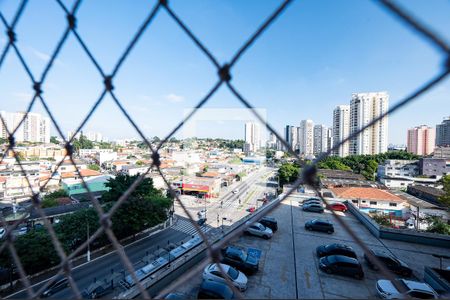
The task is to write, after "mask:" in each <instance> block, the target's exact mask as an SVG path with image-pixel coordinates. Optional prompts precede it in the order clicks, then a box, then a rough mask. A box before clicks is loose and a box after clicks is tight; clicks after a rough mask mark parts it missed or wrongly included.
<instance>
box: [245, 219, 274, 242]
mask: <svg viewBox="0 0 450 300" xmlns="http://www.w3.org/2000/svg"><path fill="white" fill-rule="evenodd" d="M245 224H246V225H250V226H249V227H247V229H245V233H246V234H251V235H256V236H259V237H262V238H265V239H266V240H268V239H270V238H271V237H272V235H273V232H272V229H270V228H269V227H266V226H264V225H263V224H261V223H258V222H255V223H252V222H246V223H245Z"/></svg>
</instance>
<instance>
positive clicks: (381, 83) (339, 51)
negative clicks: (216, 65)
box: [0, 1, 450, 144]
mask: <svg viewBox="0 0 450 300" xmlns="http://www.w3.org/2000/svg"><path fill="white" fill-rule="evenodd" d="M48 3H49V5H47V6H46V5H42V4H36V3H35V2H34V3H30V7H29V8H27V10H26V11H25V13H26V14H30V17H27V18H24V20H23V21H21V22H20V23H19V24H18V28H17V36H18V43H17V45H18V47H19V49H20V50H21V51H22V52H23V53H24V56H25V58H26V59H27V61H29V62H30V69H31V71H32V72H33V73H39V72H40V71H41V70H42V67H43V66H44V65H45V63H46V61H47V59H48V54H49V53H51V51H52V49H53V47H54V41H55V40H56V39H57V37H59V36H60V34H61V31H62V27H63V26H64V24H65V21H66V20H65V18H64V16H61V15H60V10H59V8H58V7H57V6H56V5H54V4H50V3H52V2H48ZM2 5H3V6H2V10H3V11H4V13H5V16H6V17H7V18H8V19H10V18H11V16H12V14H13V12H14V11H15V9H16V5H15V4H14V3H13V2H5V3H4V4H2ZM106 5H107V6H108V8H109V11H110V12H111V13H112V15H113V17H114V16H116V17H120V18H122V19H121V22H120V23H121V26H120V28H119V27H118V26H117V25H116V24H114V22H111V19H110V18H109V15H105V14H99V15H98V16H95V17H93V16H90V15H88V14H86V11H88V10H89V9H94V10H96V11H101V8H102V7H104V6H106ZM121 5H125V4H121V3H114V5H109V3H107V2H101V1H96V2H94V3H88V4H85V5H83V6H82V7H81V8H80V12H79V16H78V18H77V21H78V22H77V27H78V30H79V31H80V33H81V35H82V36H83V37H85V39H86V43H87V45H88V47H89V48H90V49H92V52H93V54H94V55H95V56H98V57H101V60H100V64H101V65H102V67H103V66H104V68H105V69H106V70H108V69H110V68H111V66H112V65H113V64H114V62H115V61H116V59H117V57H118V56H119V55H120V53H121V52H122V51H123V45H124V44H126V43H127V42H128V41H129V39H130V35H131V34H132V33H133V32H134V31H135V29H136V28H137V27H138V25H139V24H140V21H141V20H142V19H143V17H144V15H145V13H146V11H148V2H144V1H143V2H136V5H135V6H133V7H126V8H127V9H128V10H129V12H128V13H127V17H124V16H123V15H122V14H121V12H122V11H123V9H124V7H122V6H121ZM277 5H278V2H277V1H267V2H264V3H261V4H260V3H258V4H257V2H251V1H249V2H245V3H242V4H238V3H233V2H224V3H220V4H219V5H212V4H209V3H203V2H192V3H190V4H189V5H187V4H185V3H184V2H183V1H180V2H176V1H175V2H174V3H173V8H174V10H175V11H179V12H182V14H183V17H184V19H185V20H186V23H187V24H188V25H189V26H190V27H191V28H192V30H193V32H194V33H196V34H197V35H199V36H200V37H201V38H202V40H204V42H205V45H206V46H208V47H209V48H210V49H211V51H212V52H213V53H214V54H215V55H217V57H218V59H219V60H220V61H221V62H226V61H227V60H228V59H229V57H230V56H231V55H232V54H233V53H234V52H235V51H236V49H237V48H238V47H239V46H240V45H241V44H242V42H243V41H245V39H246V38H247V37H248V36H249V35H250V34H251V33H252V32H253V31H254V30H255V29H256V28H257V27H258V25H259V24H260V23H261V22H262V20H264V18H265V17H267V15H268V14H269V13H270V12H271V11H272V10H273V8H274V7H276V6H277ZM85 6H86V7H85ZM292 6H294V8H293V9H292V10H289V11H287V12H286V14H285V15H284V16H283V19H282V20H281V21H280V24H274V25H273V26H271V27H270V28H269V29H268V31H267V34H266V35H265V36H264V37H263V38H262V39H261V41H260V43H258V45H257V46H255V47H253V48H252V49H250V51H249V52H248V54H246V55H245V56H244V57H243V58H242V63H240V64H239V67H238V68H237V69H235V70H233V72H232V73H233V82H234V84H236V86H237V87H238V88H239V89H240V90H242V92H243V94H244V95H245V96H246V98H248V99H249V100H250V101H251V102H257V103H258V104H259V107H263V108H266V109H267V110H268V111H269V114H268V116H267V119H268V121H269V122H270V123H271V124H272V125H273V127H274V128H275V129H277V131H278V133H279V134H280V135H282V132H283V131H282V129H283V127H284V125H285V124H286V123H295V124H297V122H298V120H302V119H313V120H315V122H317V123H320V124H325V125H327V126H331V124H332V120H331V119H330V116H329V112H330V111H332V110H333V108H334V107H335V106H336V105H339V104H341V103H343V102H347V101H348V100H349V99H350V98H351V94H352V93H359V92H364V91H371V90H386V91H388V92H389V94H390V95H391V104H395V103H396V102H397V101H398V100H400V99H402V98H403V97H405V96H407V95H408V94H409V93H410V92H411V91H412V90H413V89H414V88H416V87H417V86H419V85H420V84H422V83H423V82H425V81H427V80H428V79H429V78H430V77H432V76H433V75H434V73H435V70H436V67H437V64H438V63H440V56H439V54H438V53H437V52H434V51H433V49H430V47H428V45H427V44H426V43H425V42H424V41H423V40H421V39H420V37H417V36H415V35H414V34H411V32H409V31H408V30H407V29H406V28H404V27H403V26H402V25H401V24H398V23H396V21H395V20H392V18H391V17H390V16H389V15H388V14H387V13H386V12H385V11H383V10H382V9H380V7H378V6H377V5H375V4H373V3H371V2H365V1H348V2H346V3H339V4H337V3H333V2H330V3H328V5H327V6H326V8H327V9H325V10H324V9H323V6H322V5H320V4H317V3H316V2H313V1H311V2H308V1H306V2H300V3H296V2H294V3H293V4H292ZM449 6H450V4H449V3H448V2H446V1H435V2H433V3H432V4H424V3H423V2H421V1H410V2H408V9H410V10H411V11H412V12H413V13H415V12H419V11H420V15H421V17H422V18H423V19H424V20H426V21H427V22H428V23H430V26H432V27H434V28H436V30H438V31H442V32H446V31H445V30H439V29H442V28H443V29H445V28H447V27H448V18H447V16H446V14H445V13H444V12H445V11H448V9H447V8H450V7H449ZM43 9H45V10H46V13H47V15H48V16H49V17H48V18H46V19H44V20H42V18H39V17H38V14H39V13H41V12H42V10H43ZM200 9H204V10H206V11H207V12H208V13H207V14H204V15H203V16H202V18H197V12H198V11H199V10H200ZM337 10H338V11H339V12H340V13H339V14H335V11H337ZM294 11H298V12H299V13H300V14H303V11H308V13H309V14H310V15H308V14H307V15H302V16H301V18H298V16H297V15H296V14H294V13H293V12H294ZM354 11H358V14H354ZM316 12H318V13H317V14H318V15H321V18H320V19H316V20H315V19H314V18H312V17H311V16H315V15H317V14H316ZM319 12H320V13H319ZM33 14H36V15H33ZM33 16H34V17H33ZM128 16H129V17H128ZM47 19H48V20H47ZM31 20H39V21H38V22H34V21H31ZM50 20H51V21H50ZM227 20H233V22H227ZM55 22H56V24H55ZM58 22H60V23H58ZM224 22H226V23H227V24H229V26H227V28H226V29H223V28H221V27H220V26H222V24H223V23H224ZM311 22H313V26H312V27H309V26H305V25H306V24H310V23H311ZM111 23H112V24H111ZM99 24H103V25H101V26H99ZM205 24H208V26H204V25H205ZM122 25H123V26H122ZM319 25H320V26H319ZM322 25H325V26H322ZM106 27H107V28H106ZM242 28H244V30H242ZM283 28H292V30H295V31H296V32H297V33H298V34H297V35H296V37H295V38H294V39H293V38H292V36H291V35H289V34H287V33H286V32H285V31H284V29H283ZM106 29H108V30H111V31H114V33H115V34H114V35H107V34H106V35H105V34H104V32H105V30H106ZM350 29H351V30H350ZM41 32H46V35H45V36H44V35H42V33H41ZM317 36H319V37H321V38H320V39H316V37H317ZM94 37H95V38H94ZM99 37H100V38H99ZM72 38H73V37H69V43H67V44H66V45H65V46H64V47H63V49H62V50H61V53H60V55H59V56H58V58H57V60H56V62H55V65H54V67H53V68H52V70H51V72H50V73H49V77H48V80H47V82H46V83H45V84H44V86H43V90H44V94H43V95H44V97H45V99H46V100H47V101H48V104H49V107H50V109H51V111H52V112H53V113H54V115H55V117H56V120H57V121H58V122H59V123H61V127H62V130H63V132H67V131H73V130H74V129H75V128H76V127H77V126H78V125H79V123H80V122H81V120H82V119H83V118H84V116H85V115H86V114H87V112H88V110H89V108H90V107H91V106H92V105H93V103H94V101H95V99H96V98H97V97H98V94H99V92H100V89H101V85H102V79H101V78H100V76H98V74H97V73H96V71H95V69H94V68H93V67H92V65H91V64H90V62H89V61H88V58H87V57H86V55H85V54H84V53H83V52H82V51H81V49H80V48H79V46H78V45H77V44H76V43H74V41H73V40H71V39H72ZM356 40H357V41H358V43H357V44H355V43H354V41H356ZM313 41H314V44H311V42H313ZM338 41H339V43H337V42H338ZM394 41H395V43H394ZM6 42H7V41H6V40H5V39H2V40H0V46H1V47H3V46H4V45H5V43H6ZM305 44H306V45H309V46H308V47H304V45H305ZM275 45H276V46H275ZM328 45H335V47H334V49H333V51H323V50H317V49H327V46H328ZM404 45H408V48H405V46H404ZM174 46H175V47H174ZM355 46H356V47H355ZM317 47H318V48H317ZM181 48H183V49H185V51H183V53H180V52H179V51H176V49H181ZM149 53H150V54H152V53H153V54H155V55H153V56H152V55H148V54H149ZM272 58H273V59H272ZM141 61H146V64H148V68H142V66H141V65H142V64H141V63H140V62H141ZM411 62H414V63H411ZM434 62H435V63H434ZM16 63H17V58H16V57H15V55H13V54H12V53H10V54H8V56H7V57H6V59H5V63H4V68H3V73H2V74H0V77H1V80H0V82H1V83H0V90H1V92H0V99H1V100H0V102H1V103H2V108H1V109H2V110H7V111H21V110H24V109H25V107H26V105H27V103H28V101H30V99H31V96H32V89H31V88H30V84H27V82H28V81H27V76H26V74H25V73H24V70H23V69H21V68H14V67H16V66H17V64H16ZM435 64H436V65H435ZM5 74H9V76H7V77H5ZM274 74H277V76H273V75H274ZM194 77H195V80H194V81H193V80H191V79H190V78H194ZM12 79H14V80H12ZM130 79H131V80H130ZM215 80H216V72H215V71H214V70H213V67H212V66H211V65H210V64H209V62H208V61H207V60H206V59H205V58H204V57H203V56H202V55H201V54H200V53H199V52H198V49H196V48H195V45H193V44H192V43H191V41H189V39H187V38H186V37H185V36H184V34H183V33H182V32H181V31H179V29H178V28H176V25H175V24H174V23H173V22H172V20H170V19H169V18H168V17H167V15H165V14H164V13H162V14H160V15H158V16H157V18H156V19H155V23H154V24H153V26H152V27H151V28H150V29H149V30H148V32H146V33H145V34H144V36H143V39H142V40H141V41H140V42H139V43H138V45H137V47H136V48H135V49H134V50H133V52H132V54H131V55H130V57H129V59H128V62H127V64H125V67H124V68H123V70H121V71H120V72H119V74H118V77H117V78H116V79H115V82H114V85H115V91H116V93H117V95H118V97H119V98H120V100H121V101H122V102H123V104H124V107H125V108H126V109H127V110H128V111H129V113H130V115H131V116H132V117H133V118H134V119H135V120H136V123H137V124H138V125H139V126H140V127H141V128H142V130H143V131H144V133H145V135H146V136H155V135H157V136H165V135H166V134H167V133H168V132H169V131H170V130H172V128H174V127H175V125H176V124H177V122H179V120H180V119H181V117H182V116H183V113H182V111H183V110H184V109H189V108H192V107H193V106H195V104H196V103H197V102H198V101H199V100H200V99H201V98H202V97H203V96H204V95H205V94H206V92H207V90H208V89H209V88H210V87H211V85H212V84H213V83H214V81H215ZM269 83H270V84H269ZM268 86H270V89H268V88H267V87H268ZM449 86H450V85H449V83H448V81H445V82H443V83H442V84H440V85H439V86H438V88H436V89H435V90H433V91H431V92H430V93H427V94H425V95H424V96H422V98H421V99H418V101H416V102H415V103H413V104H411V105H409V106H408V107H406V108H405V109H403V110H402V111H400V112H399V113H396V114H394V115H392V116H390V122H391V125H392V126H390V127H391V129H390V134H389V136H390V138H389V140H388V143H393V144H404V143H405V134H404V132H405V131H406V130H407V129H408V128H411V127H413V126H416V125H417V124H415V123H416V122H414V120H413V118H410V117H409V116H410V115H412V114H414V113H416V111H420V112H421V118H422V119H421V120H420V123H423V124H430V125H431V124H438V123H439V122H441V121H442V117H443V116H440V114H439V113H438V110H439V108H440V107H445V105H446V102H447V98H446V95H447V94H448V90H449ZM324 87H326V88H324ZM81 91H82V92H81ZM207 106H208V107H220V108H223V107H225V108H230V107H241V105H240V103H239V102H238V101H237V100H236V99H234V98H233V96H232V95H230V94H229V93H228V92H227V91H226V90H225V89H219V91H218V93H217V94H216V95H215V96H214V97H213V98H212V99H211V102H210V103H208V105H207ZM292 107H296V108H297V109H290V108H292ZM319 108H320V109H319ZM33 111H36V112H42V107H41V106H40V104H39V103H37V104H36V105H35V107H34V108H33ZM150 116H151V117H150ZM164 116H171V117H170V118H165V117H164ZM111 118H114V119H115V120H116V122H114V123H112V122H109V120H110V119H111ZM212 126H215V128H216V130H214V134H215V136H217V137H229V136H227V135H229V134H230V132H229V131H230V127H229V126H226V125H224V124H212ZM52 127H53V126H52ZM238 128H240V126H238V125H237V124H236V125H234V126H232V127H231V129H233V130H232V133H233V134H234V138H239V137H240V135H241V130H240V129H238ZM83 131H99V132H102V133H103V134H104V135H107V136H108V137H110V138H111V139H116V138H126V137H133V136H137V134H136V132H135V131H134V129H133V128H132V127H131V126H130V125H128V122H127V121H126V120H125V118H124V117H123V116H122V115H121V114H120V113H119V111H118V109H117V108H116V107H115V106H114V105H113V102H112V101H111V99H110V98H108V97H107V98H106V99H105V101H104V102H103V103H102V104H101V105H100V107H99V109H98V110H97V111H96V112H95V113H94V115H93V118H92V119H91V120H90V121H89V122H88V123H87V124H86V127H85V128H83ZM53 132H56V131H55V130H54V128H52V133H53ZM198 135H199V136H205V135H209V136H210V134H209V133H208V134H203V133H201V132H199V133H198Z"/></svg>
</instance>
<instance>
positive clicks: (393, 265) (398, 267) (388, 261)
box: [364, 250, 412, 277]
mask: <svg viewBox="0 0 450 300" xmlns="http://www.w3.org/2000/svg"><path fill="white" fill-rule="evenodd" d="M370 253H372V255H373V256H375V257H376V258H378V260H379V261H380V263H382V264H383V265H384V266H386V267H387V268H388V269H389V270H391V271H392V272H394V273H397V274H400V275H402V276H405V277H410V276H411V275H412V270H411V268H409V267H408V265H407V264H405V263H404V262H402V261H401V260H399V259H397V258H396V257H395V256H393V255H392V254H390V253H387V252H384V251H376V250H370ZM364 259H365V260H366V261H367V265H368V266H369V268H371V269H373V270H378V266H377V265H376V264H375V262H373V261H372V260H371V259H370V258H369V256H368V255H367V254H366V253H364Z"/></svg>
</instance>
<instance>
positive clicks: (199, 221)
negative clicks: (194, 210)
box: [197, 218, 207, 226]
mask: <svg viewBox="0 0 450 300" xmlns="http://www.w3.org/2000/svg"><path fill="white" fill-rule="evenodd" d="M206 221H207V219H206V218H204V219H199V220H197V224H198V225H199V226H202V225H203V224H205V223H206Z"/></svg>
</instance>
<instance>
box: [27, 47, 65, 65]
mask: <svg viewBox="0 0 450 300" xmlns="http://www.w3.org/2000/svg"><path fill="white" fill-rule="evenodd" d="M28 49H29V50H30V51H31V53H33V55H34V56H36V57H37V58H38V59H40V60H42V61H45V62H48V61H49V60H50V58H51V56H50V54H47V53H44V52H41V51H39V50H37V49H35V48H33V47H31V46H29V47H28ZM54 62H55V63H57V64H59V65H64V64H63V63H62V62H61V60H60V59H58V58H56V59H55V61H54Z"/></svg>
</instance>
